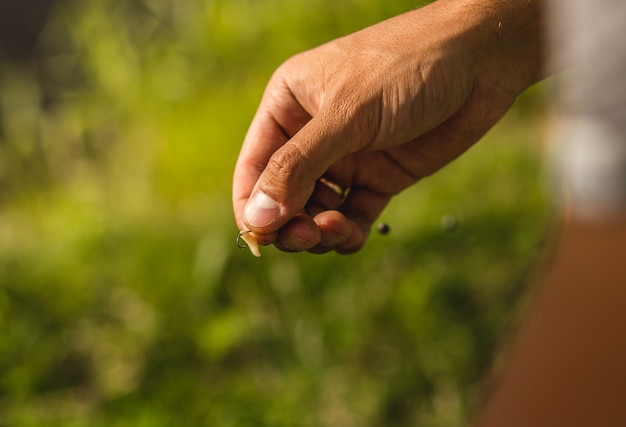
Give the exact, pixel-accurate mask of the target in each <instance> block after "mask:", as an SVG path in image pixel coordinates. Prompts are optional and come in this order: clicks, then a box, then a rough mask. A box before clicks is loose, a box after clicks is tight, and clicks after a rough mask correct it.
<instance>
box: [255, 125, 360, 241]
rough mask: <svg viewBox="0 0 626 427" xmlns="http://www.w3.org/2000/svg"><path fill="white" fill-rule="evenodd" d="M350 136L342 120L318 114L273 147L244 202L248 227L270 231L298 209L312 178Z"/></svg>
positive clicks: (343, 149) (344, 149)
mask: <svg viewBox="0 0 626 427" xmlns="http://www.w3.org/2000/svg"><path fill="white" fill-rule="evenodd" d="M351 139H352V140H354V136H353V138H351ZM349 140H350V139H349V138H347V132H346V126H345V124H344V125H343V126H341V125H339V124H337V123H332V122H330V121H329V120H326V119H325V117H324V115H323V114H318V115H317V116H316V117H314V118H313V119H311V120H310V121H309V122H308V123H307V124H306V125H305V126H304V127H303V128H302V129H300V131H298V133H296V134H295V135H294V136H293V137H292V138H291V139H290V140H289V141H287V142H286V143H285V144H284V145H282V146H281V147H280V148H279V149H278V150H276V151H275V152H274V154H273V155H272V156H271V157H270V159H269V161H268V163H267V165H266V167H265V169H264V170H263V172H262V173H261V175H260V176H259V179H258V181H257V183H256V185H255V186H254V189H253V190H252V193H251V195H250V198H249V199H248V202H247V204H246V207H245V210H244V221H245V222H246V225H247V226H248V227H249V229H250V230H252V231H254V232H256V233H260V234H268V233H272V232H275V231H277V230H278V229H280V228H281V227H282V226H283V225H285V224H286V223H287V222H288V221H289V220H290V219H291V218H293V217H294V216H295V215H296V214H297V213H298V212H301V211H302V209H303V208H304V206H305V205H306V203H307V201H308V200H309V198H310V197H311V194H312V193H313V190H314V189H315V182H316V181H317V180H318V179H319V178H320V177H321V176H322V175H323V174H324V172H326V170H327V169H328V168H329V166H330V165H331V164H333V163H334V162H335V161H337V160H338V159H340V158H342V157H344V156H346V155H347V154H349V153H350V149H349V148H348V141H349Z"/></svg>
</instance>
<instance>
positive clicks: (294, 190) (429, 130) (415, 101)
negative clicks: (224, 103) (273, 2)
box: [233, 0, 541, 253]
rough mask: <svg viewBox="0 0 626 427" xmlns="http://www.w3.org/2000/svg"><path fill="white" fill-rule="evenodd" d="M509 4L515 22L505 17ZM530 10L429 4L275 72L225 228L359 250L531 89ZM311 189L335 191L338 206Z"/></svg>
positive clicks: (285, 244)
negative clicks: (393, 206)
mask: <svg viewBox="0 0 626 427" xmlns="http://www.w3.org/2000/svg"><path fill="white" fill-rule="evenodd" d="M502 3H504V4H502ZM513 3H519V8H522V9H523V8H524V7H525V8H527V9H525V12H526V13H525V14H522V13H521V12H520V10H517V12H518V13H515V14H513V15H509V14H505V9H506V12H510V10H509V9H510V8H511V7H512V6H513ZM531 3H533V2H527V1H526V0H524V1H522V0H509V1H508V2H501V1H495V0H478V1H471V0H451V1H447V0H440V1H437V2H435V3H432V4H430V5H428V6H426V7H423V8H421V9H418V10H415V11H412V12H409V13H407V14H404V15H400V16H398V17H395V18H392V19H390V20H387V21H384V22H382V23H380V24H377V25H375V26H373V27H370V28H368V29H365V30H362V31H360V32H357V33H354V34H352V35H349V36H347V37H343V38H341V39H337V40H334V41H332V42H330V43H327V44H325V45H323V46H320V47H318V48H316V49H313V50H311V51H308V52H304V53H302V54H299V55H296V56H294V57H292V58H291V59H289V60H288V61H286V62H285V63H284V64H283V65H282V66H281V67H279V68H278V70H277V71H276V72H275V73H274V75H273V76H272V78H271V79H270V81H269V83H268V85H267V88H266V90H265V93H264V95H263V98H262V100H261V104H260V106H259V109H258V111H257V113H256V115H255V117H254V119H253V121H252V123H251V126H250V129H249V131H248V133H247V135H246V138H245V141H244V144H243V147H242V149H241V153H240V155H239V159H238V161H237V165H236V168H235V174H234V181H233V206H234V212H235V217H236V221H237V225H238V227H239V228H240V229H241V230H250V231H251V235H252V236H253V237H254V238H255V239H256V240H257V241H258V242H259V243H260V244H263V245H267V244H272V243H273V244H274V245H275V246H277V247H278V248H279V249H282V250H286V251H302V250H308V251H310V252H315V253H322V252H327V251H330V250H335V251H337V252H339V253H351V252H355V251H357V250H359V249H360V248H361V247H362V246H363V244H364V243H365V241H366V239H367V236H368V234H369V231H370V228H371V226H372V224H373V223H374V221H375V220H376V218H377V217H378V216H379V214H380V213H381V212H382V210H383V209H384V208H385V206H386V205H387V203H388V202H389V200H390V199H391V197H392V196H394V195H396V194H398V193H399V192H400V191H402V190H403V189H405V188H406V187H408V186H410V185H412V184H414V183H416V182H417V181H419V180H420V179H421V178H423V177H425V176H428V175H430V174H432V173H433V172H435V171H437V170H438V169H440V168H441V167H443V166H444V165H445V164H447V163H448V162H450V161H451V160H453V159H454V158H456V157H457V156H459V155H460V154H461V153H463V152H464V151H465V150H466V149H467V148H469V147H470V146H471V145H472V144H474V143H475V142H476V141H478V140H479V139H480V138H481V137H482V136H483V135H484V133H485V132H487V130H489V129H490V128H491V127H492V126H493V125H494V124H495V123H496V122H497V121H498V120H499V119H500V118H501V117H502V116H503V115H504V114H505V112H506V111H507V110H508V109H509V107H510V106H511V105H512V103H513V101H514V99H515V97H516V96H517V95H518V94H519V93H520V92H521V91H523V90H524V89H525V88H526V87H528V86H529V85H530V84H532V83H534V82H536V81H537V80H538V79H539V78H540V76H539V73H540V71H539V70H540V69H541V57H540V55H539V53H538V52H539V51H540V49H539V48H538V47H537V46H538V44H539V43H540V35H539V33H540V31H539V29H538V27H539V23H538V21H539V19H538V18H537V14H538V12H537V8H536V7H535V8H531V7H530V6H528V5H529V4H531ZM496 5H497V6H498V7H499V9H498V8H495V6H496ZM502 14H504V15H505V16H506V20H504V18H503V16H501V15H502ZM498 21H499V25H498V24H497V22H498ZM503 22H505V23H506V27H505V26H504V25H503ZM321 177H325V178H326V179H327V180H330V181H332V182H334V183H336V184H338V185H339V186H341V187H342V188H344V189H348V188H349V189H350V191H349V193H348V194H347V197H345V200H344V198H343V197H341V195H339V194H337V192H335V191H333V189H331V188H330V187H329V186H327V185H324V184H322V183H321V182H320V181H319V179H320V178H321Z"/></svg>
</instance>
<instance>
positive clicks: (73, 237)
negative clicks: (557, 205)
mask: <svg viewBox="0 0 626 427" xmlns="http://www.w3.org/2000/svg"><path fill="white" fill-rule="evenodd" d="M413 7H415V2H413V1H396V2H385V1H379V0H360V1H357V0H345V1H329V0H306V1H304V0H298V1H294V0H264V1H251V0H228V1H224V0H124V1H122V0H93V1H90V2H82V1H77V0H65V1H57V2H56V4H55V7H54V8H52V9H51V11H50V14H49V16H48V19H47V21H46V23H45V25H44V26H43V29H42V31H41V33H40V36H39V38H38V41H37V44H36V46H35V47H34V50H33V54H32V55H31V56H30V58H31V59H29V60H19V61H14V60H9V59H7V58H6V57H5V59H3V60H2V61H1V62H0V426H16V427H18V426H19V427H21V426H24V427H26V426H40V425H46V426H107V427H111V426H135V427H137V426H139V427H141V426H146V427H160V426H173V425H176V426H179V425H195V426H211V427H222V426H223V427H226V426H237V427H243V426H265V427H274V426H275V427H280V426H290V427H291V426H302V427H304V426H344V427H349V426H396V427H397V426H435V427H436V426H442V427H443V426H454V425H460V424H462V423H463V422H464V420H467V417H468V416H469V414H470V413H471V409H472V407H473V405H474V403H475V401H476V399H477V396H479V395H480V390H481V387H480V384H481V379H483V378H484V377H485V374H486V372H488V370H489V367H490V365H491V363H492V360H493V355H494V349H495V348H497V345H498V343H499V342H500V340H501V339H502V337H503V336H505V335H506V334H507V331H509V330H510V327H511V323H512V319H513V313H514V312H515V307H516V306H517V304H518V303H517V302H518V299H519V295H520V292H521V291H522V290H523V288H524V284H525V283H527V281H528V279H529V277H530V275H531V273H532V271H533V267H534V265H535V264H536V261H537V259H538V257H539V255H540V254H541V250H540V248H542V247H543V241H544V240H545V235H546V230H547V228H548V225H549V207H548V202H547V197H546V189H545V185H544V184H543V182H544V176H543V175H544V173H543V166H542V161H541V153H542V146H541V145H542V142H541V141H542V140H543V139H544V131H543V127H544V122H545V120H544V119H543V117H544V110H545V109H544V104H545V103H544V93H545V89H544V88H543V87H542V86H539V87H537V88H534V89H533V90H532V91H530V92H529V93H528V94H526V95H525V96H524V97H523V98H522V99H521V100H520V102H519V104H518V105H517V106H516V107H515V108H514V109H513V111H511V113H510V114H509V115H508V116H507V117H506V119H505V120H504V121H503V122H502V123H501V124H499V125H498V126H497V127H496V128H495V129H494V130H493V131H492V132H491V133H490V134H489V135H488V136H487V137H486V138H485V140H484V141H483V142H481V144H479V145H478V146H477V147H474V148H473V149H472V150H470V152H469V153H468V154H467V155H466V156H465V157H463V158H461V159H459V160H458V161H456V162H454V163H453V164H452V165H450V166H449V167H447V168H446V169H444V170H443V171H442V172H441V173H439V174H438V175H436V176H434V177H431V178H429V179H427V180H424V181H423V183H421V184H420V185H418V186H416V187H415V188H413V189H411V190H409V191H407V192H406V193H405V194H403V195H401V196H400V197H398V198H397V199H396V200H395V201H394V202H393V203H392V205H391V206H390V207H389V208H388V210H387V211H386V212H385V213H384V216H383V220H384V221H386V222H388V223H389V224H390V225H391V233H390V234H389V235H387V236H380V235H372V238H371V239H370V242H369V243H368V245H367V247H366V248H365V249H364V250H363V251H362V252H361V253H359V254H356V255H352V256H338V255H333V254H329V255H325V256H313V255H308V254H283V253H280V252H278V251H276V250H274V249H273V248H264V249H263V257H262V258H260V259H255V258H253V257H252V256H251V255H250V254H249V253H247V251H239V250H238V249H237V248H236V246H235V237H236V234H237V229H236V227H235V224H234V220H233V219H232V213H231V208H230V183H231V174H232V169H233V165H234V162H235V159H236V155H237V152H238V149H239V146H240V143H241V141H242V139H243V136H244V134H245V132H246V130H247V126H248V124H249V121H250V119H251V117H252V115H253V113H254V110H255V108H256V105H257V102H258V101H259V99H260V96H261V93H262V90H263V87H264V84H265V82H266V81H267V79H268V77H269V76H270V74H271V72H272V71H273V70H274V69H275V67H276V66H278V65H279V64H280V63H281V62H282V61H283V60H284V59H286V58H287V57H289V56H290V55H291V54H293V53H296V52H298V51H301V50H304V49H307V48H310V47H313V46H315V45H317V44H320V43H322V42H324V41H327V40H329V39H332V38H334V37H337V36H340V35H343V34H346V33H349V32H352V31H354V30H357V29H359V28H362V27H364V26H367V25H370V24H373V23H375V22H377V21H379V20H381V19H383V18H386V17H389V16H392V15H394V14H397V13H400V12H403V11H406V10H409V9H411V8H413Z"/></svg>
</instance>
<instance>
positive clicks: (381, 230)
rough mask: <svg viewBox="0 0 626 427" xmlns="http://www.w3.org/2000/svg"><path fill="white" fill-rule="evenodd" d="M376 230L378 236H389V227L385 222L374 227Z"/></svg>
mask: <svg viewBox="0 0 626 427" xmlns="http://www.w3.org/2000/svg"><path fill="white" fill-rule="evenodd" d="M376 229H377V230H378V232H379V233H380V234H382V235H383V236H384V235H385V234H389V232H390V231H391V227H389V224H387V223H386V222H381V223H380V224H378V225H377V226H376Z"/></svg>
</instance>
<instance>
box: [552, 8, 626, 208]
mask: <svg viewBox="0 0 626 427" xmlns="http://www.w3.org/2000/svg"><path fill="white" fill-rule="evenodd" d="M550 28H552V29H553V31H552V34H550V36H551V37H550V40H551V58H552V61H554V62H558V63H559V64H570V65H571V68H570V69H568V70H567V71H565V72H564V73H563V74H562V76H560V80H558V86H557V90H558V97H559V102H558V104H557V106H558V109H559V113H560V120H559V123H558V126H557V132H556V135H555V144H556V150H555V153H556V158H555V165H556V167H555V171H556V173H557V177H558V182H559V188H561V189H562V191H563V194H564V195H565V198H564V199H565V202H564V203H565V204H567V208H568V209H571V210H572V213H573V214H574V215H578V216H582V217H584V218H585V219H594V220H595V219H600V220H601V219H603V218H604V217H606V216H611V215H613V214H616V213H624V212H626V37H625V34H624V33H625V32H626V1H624V0H553V1H552V3H551V9H550ZM560 198H561V199H563V198H562V197H560Z"/></svg>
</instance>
